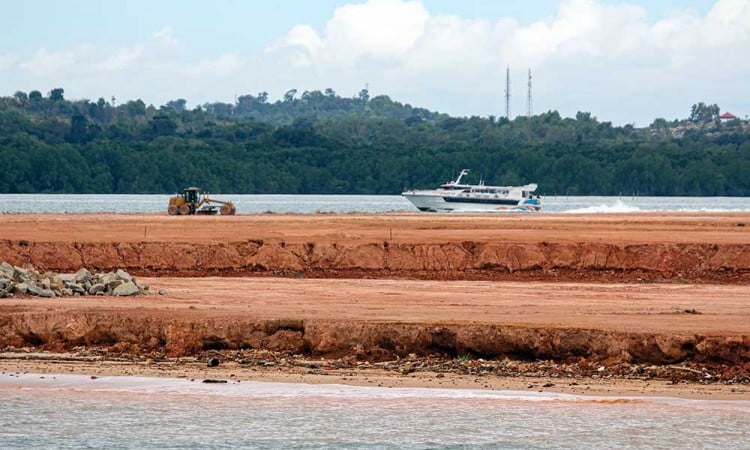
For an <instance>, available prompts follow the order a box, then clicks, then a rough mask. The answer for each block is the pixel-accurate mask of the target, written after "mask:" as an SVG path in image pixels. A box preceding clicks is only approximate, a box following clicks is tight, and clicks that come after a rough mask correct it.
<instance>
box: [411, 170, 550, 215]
mask: <svg viewBox="0 0 750 450" xmlns="http://www.w3.org/2000/svg"><path fill="white" fill-rule="evenodd" d="M468 174H469V171H468V170H467V169H464V170H462V171H461V173H460V174H459V175H458V178H456V179H455V180H454V181H449V182H447V183H445V184H443V185H441V186H440V187H439V188H438V189H429V190H412V189H407V190H405V191H404V192H402V193H401V195H403V196H404V197H406V198H407V200H409V201H410V202H412V203H413V204H414V206H416V207H417V208H419V210H420V211H431V212H452V211H457V212H539V211H541V210H542V202H541V199H540V198H539V196H538V195H533V192H534V191H535V190H536V188H537V185H536V183H531V184H526V185H524V186H487V185H485V184H484V182H482V181H480V182H479V184H461V178H463V177H464V176H465V175H468Z"/></svg>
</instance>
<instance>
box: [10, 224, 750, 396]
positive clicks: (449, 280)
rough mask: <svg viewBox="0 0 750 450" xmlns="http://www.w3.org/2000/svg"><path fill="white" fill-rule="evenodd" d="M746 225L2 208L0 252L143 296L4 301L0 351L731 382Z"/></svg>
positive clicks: (224, 373)
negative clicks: (95, 273)
mask: <svg viewBox="0 0 750 450" xmlns="http://www.w3.org/2000/svg"><path fill="white" fill-rule="evenodd" d="M746 222H750V215H747V214H729V213H727V214H671V213H670V214H620V215H539V216H512V217H509V216H502V217H498V216H491V215H477V216H469V215H430V214H385V215H354V214H351V215H348V214H347V215H334V214H323V215H276V214H264V215H253V216H235V217H169V216H166V215H119V214H81V215H68V214H64V215H46V214H32V215H21V214H18V215H15V214H14V215H3V216H0V236H2V238H3V239H2V240H0V260H5V261H8V262H10V263H12V264H15V265H19V266H20V265H34V266H35V267H38V268H40V269H41V270H54V271H59V272H65V271H75V270H78V269H79V268H80V267H87V268H89V269H91V270H102V271H106V270H113V269H116V268H121V269H125V270H128V271H129V272H130V273H131V274H133V275H135V276H137V277H138V278H139V281H141V282H145V283H147V284H149V285H150V286H151V287H152V289H151V292H152V294H150V295H144V296H138V297H133V298H127V299H122V298H113V297H65V298H60V297H58V298H53V299H40V298H36V297H27V296H17V297H14V298H10V299H3V300H0V348H5V352H4V353H3V357H2V358H0V369H1V370H3V371H5V372H8V373H13V372H15V371H22V372H30V373H81V374H91V375H98V374H110V375H114V374H130V375H147V376H151V375H154V376H170V377H190V378H209V377H210V378H223V379H238V380H244V379H248V380H249V379H252V380H263V379H268V380H273V381H293V382H305V383H344V384H350V383H351V384H360V385H373V384H374V385H383V386H394V387H395V386H430V387H467V388H468V387H471V388H475V387H478V388H486V389H533V390H539V389H542V390H550V391H559V392H571V393H589V392H590V393H592V394H597V395H606V394H608V393H614V394H617V395H667V396H682V397H690V398H735V399H740V398H741V399H745V398H747V395H748V390H747V388H748V383H750V325H748V324H750V287H749V283H748V282H749V281H750V252H748V251H747V248H748V243H750V232H748V231H747V229H746V227H745V223H746ZM159 289H162V290H163V294H164V295H157V294H156V291H157V290H159ZM40 350H41V351H43V352H52V353H38V351H40ZM87 352H89V353H87ZM90 352H94V353H93V354H94V356H91V354H90ZM248 352H250V353H248ZM253 352H255V353H253ZM257 352H269V353H267V354H261V355H260V356H258V354H257ZM56 355H57V356H56ZM71 355H72V356H71ZM76 355H78V356H76ZM81 355H83V356H81ZM248 355H250V356H248ZM210 357H216V358H217V359H219V360H221V361H222V363H221V364H220V365H219V366H218V367H210V368H209V367H206V359H207V358H210ZM56 358H57V359H56ZM86 358H89V359H86ZM92 358H93V359H92ZM280 361H282V363H280ZM311 361H312V362H311ZM320 361H324V362H322V363H321V362H320ZM326 361H327V362H326ZM376 364H380V366H378V365H376ZM311 367H312V368H311ZM545 386H546V387H545Z"/></svg>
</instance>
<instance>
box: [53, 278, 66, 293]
mask: <svg viewBox="0 0 750 450" xmlns="http://www.w3.org/2000/svg"><path fill="white" fill-rule="evenodd" d="M49 288H50V289H52V290H53V291H61V290H63V288H65V282H64V281H63V280H61V279H60V277H58V276H57V275H56V274H53V275H52V276H51V277H49Z"/></svg>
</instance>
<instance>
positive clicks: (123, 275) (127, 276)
mask: <svg viewBox="0 0 750 450" xmlns="http://www.w3.org/2000/svg"><path fill="white" fill-rule="evenodd" d="M115 275H117V278H119V279H120V280H123V281H133V277H131V276H130V274H129V273H127V272H125V271H124V270H122V269H117V272H115Z"/></svg>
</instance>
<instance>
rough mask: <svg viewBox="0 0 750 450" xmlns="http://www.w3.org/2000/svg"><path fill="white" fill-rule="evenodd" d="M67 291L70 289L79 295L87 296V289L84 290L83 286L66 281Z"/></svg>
mask: <svg viewBox="0 0 750 450" xmlns="http://www.w3.org/2000/svg"><path fill="white" fill-rule="evenodd" d="M65 289H68V290H70V291H71V292H77V293H79V294H83V295H86V289H84V288H83V286H81V285H79V284H76V283H71V282H69V281H66V282H65Z"/></svg>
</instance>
